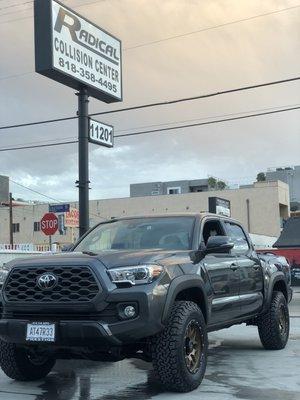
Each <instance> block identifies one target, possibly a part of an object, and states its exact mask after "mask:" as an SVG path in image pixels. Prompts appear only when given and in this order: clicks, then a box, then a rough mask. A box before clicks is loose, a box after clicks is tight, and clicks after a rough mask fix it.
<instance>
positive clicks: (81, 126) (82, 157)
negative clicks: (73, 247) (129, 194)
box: [77, 88, 90, 237]
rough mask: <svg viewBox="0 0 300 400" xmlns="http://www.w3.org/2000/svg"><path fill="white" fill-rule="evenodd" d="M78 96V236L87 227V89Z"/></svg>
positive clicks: (82, 90)
mask: <svg viewBox="0 0 300 400" xmlns="http://www.w3.org/2000/svg"><path fill="white" fill-rule="evenodd" d="M77 96H78V146H79V147H78V161H79V180H78V188H79V236H80V237H81V236H82V235H84V234H85V233H86V232H87V231H88V229H89V183H90V182H89V111H88V104H89V98H88V91H87V89H86V88H80V90H79V92H78V93H77Z"/></svg>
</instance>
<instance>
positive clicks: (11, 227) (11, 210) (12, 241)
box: [9, 193, 14, 248]
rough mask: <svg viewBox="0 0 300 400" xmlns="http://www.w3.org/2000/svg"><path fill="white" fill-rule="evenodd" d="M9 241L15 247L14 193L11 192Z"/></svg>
mask: <svg viewBox="0 0 300 400" xmlns="http://www.w3.org/2000/svg"><path fill="white" fill-rule="evenodd" d="M9 242H10V245H11V248H13V245H14V231H13V208H12V193H9Z"/></svg>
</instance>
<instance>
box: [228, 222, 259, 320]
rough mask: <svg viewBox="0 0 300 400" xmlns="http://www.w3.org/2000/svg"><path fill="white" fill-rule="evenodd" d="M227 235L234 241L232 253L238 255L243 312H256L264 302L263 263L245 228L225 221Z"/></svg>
mask: <svg viewBox="0 0 300 400" xmlns="http://www.w3.org/2000/svg"><path fill="white" fill-rule="evenodd" d="M224 226H225V230H226V233H227V236H229V238H230V240H231V242H233V243H234V248H233V249H232V251H231V252H232V254H234V255H235V256H236V257H237V263H238V266H239V271H240V290H239V295H240V307H241V314H240V316H241V317H243V316H245V315H251V314H254V313H256V312H257V311H258V310H259V309H260V307H262V304H263V271H262V267H261V263H260V261H259V259H258V257H257V255H256V253H255V251H254V249H253V246H252V243H250V241H249V239H248V238H247V236H246V234H245V232H244V230H243V228H242V227H241V226H240V225H238V224H236V223H234V222H231V221H224Z"/></svg>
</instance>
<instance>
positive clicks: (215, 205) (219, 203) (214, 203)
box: [208, 197, 231, 217]
mask: <svg viewBox="0 0 300 400" xmlns="http://www.w3.org/2000/svg"><path fill="white" fill-rule="evenodd" d="M208 210H209V212H211V213H214V214H218V215H224V216H225V217H230V216H231V208H230V201H229V200H226V199H221V198H220V197H209V198H208Z"/></svg>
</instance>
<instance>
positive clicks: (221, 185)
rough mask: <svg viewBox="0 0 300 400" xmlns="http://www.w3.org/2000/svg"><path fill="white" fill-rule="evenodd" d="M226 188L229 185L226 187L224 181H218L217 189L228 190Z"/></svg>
mask: <svg viewBox="0 0 300 400" xmlns="http://www.w3.org/2000/svg"><path fill="white" fill-rule="evenodd" d="M226 187H227V185H226V183H225V182H224V181H218V182H217V189H219V190H224V189H226Z"/></svg>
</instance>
